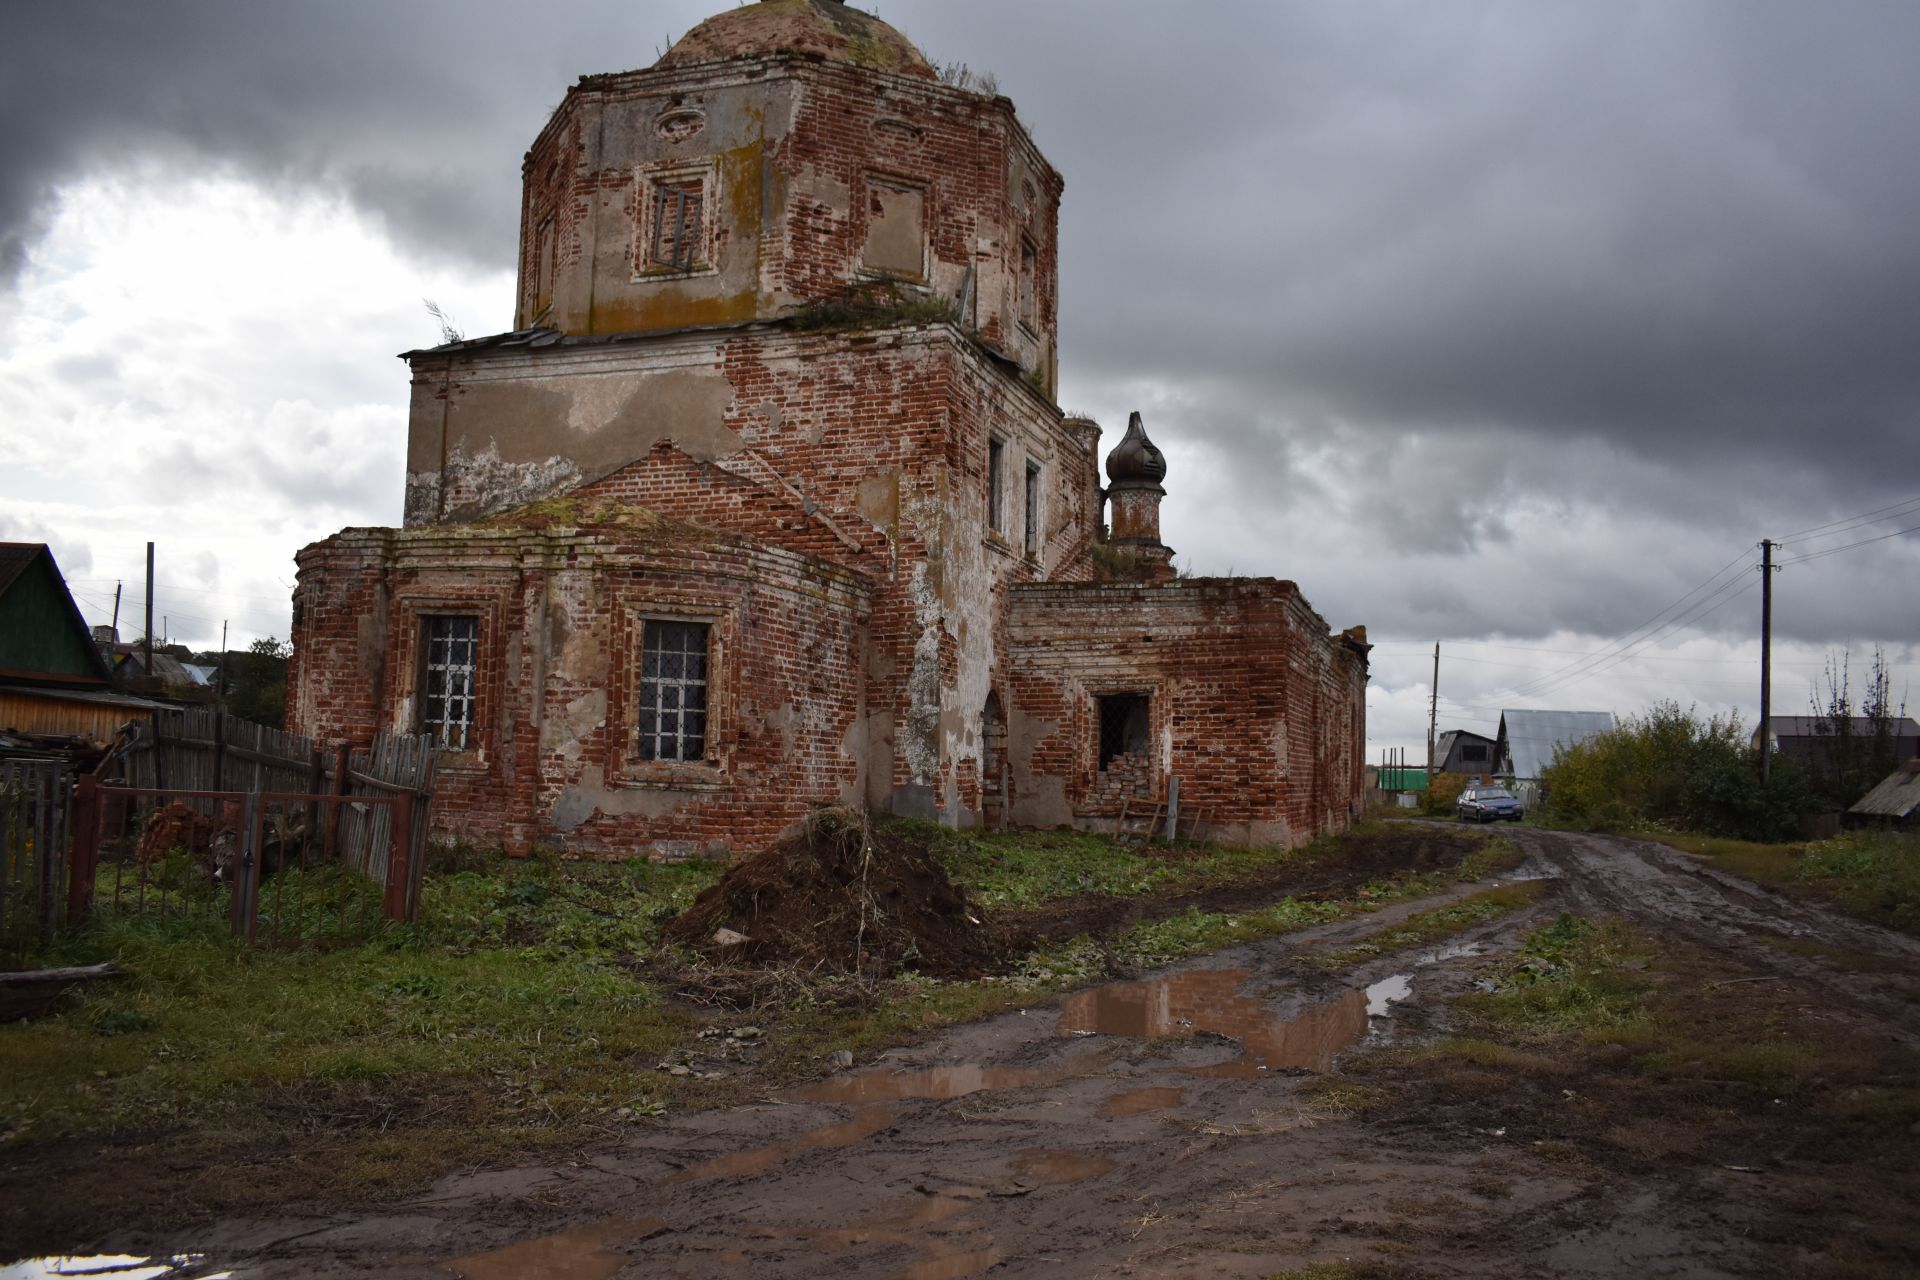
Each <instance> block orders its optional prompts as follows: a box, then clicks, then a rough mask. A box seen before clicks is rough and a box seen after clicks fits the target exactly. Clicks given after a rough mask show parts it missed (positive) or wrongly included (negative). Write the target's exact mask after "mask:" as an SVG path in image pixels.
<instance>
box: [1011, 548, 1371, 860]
mask: <svg viewBox="0 0 1920 1280" xmlns="http://www.w3.org/2000/svg"><path fill="white" fill-rule="evenodd" d="M1011 595H1012V600H1011V609H1010V614H1009V632H1010V639H1011V644H1012V664H1013V670H1012V677H1013V678H1012V682H1011V683H1012V698H1011V699H1010V705H1009V735H1008V738H1009V748H1008V753H1009V757H1010V764H1011V768H1012V771H1013V777H1014V795H1013V802H1012V815H1011V816H1012V819H1013V821H1014V822H1015V823H1017V824H1020V825H1028V826H1052V825H1058V824H1062V823H1078V824H1081V825H1093V826H1098V825H1100V822H1101V821H1102V820H1104V819H1105V818H1106V817H1107V816H1108V815H1106V813H1105V810H1106V809H1107V808H1109V807H1110V806H1108V805H1105V804H1103V803H1102V797H1101V795H1100V792H1099V788H1098V782H1099V778H1098V768H1097V766H1098V753H1099V739H1100V725H1099V711H1098V704H1097V702H1096V699H1097V698H1099V697H1101V696H1107V695H1118V694H1136V693H1144V694H1146V695H1147V697H1148V699H1149V714H1150V729H1149V733H1148V742H1147V746H1148V750H1147V758H1148V766H1149V770H1150V778H1151V782H1150V790H1151V793H1152V794H1153V795H1154V796H1156V797H1159V796H1163V795H1164V794H1165V789H1166V780H1167V778H1168V777H1169V776H1172V775H1178V776H1179V778H1180V783H1181V809H1182V812H1183V814H1185V815H1186V816H1187V817H1188V818H1189V819H1191V818H1193V817H1201V816H1203V817H1204V820H1205V824H1206V825H1205V834H1207V835H1208V836H1210V837H1211V838H1214V839H1219V840H1224V841H1228V842H1234V843H1249V844H1298V843H1303V842H1304V841H1306V840H1309V839H1311V838H1312V837H1313V836H1315V835H1316V834H1319V833H1321V832H1326V831H1338V830H1343V829H1345V828H1346V826H1347V825H1348V824H1349V823H1350V822H1351V821H1352V819H1353V817H1354V815H1355V813H1356V805H1357V800H1358V796H1359V794H1360V792H1359V790H1358V786H1357V780H1358V776H1359V774H1358V770H1359V767H1360V765H1361V763H1362V761H1363V757H1364V753H1365V722H1364V711H1363V710H1358V709H1359V708H1362V707H1363V706H1364V696H1365V682H1366V664H1365V659H1364V648H1362V649H1361V650H1359V651H1357V652H1356V650H1355V649H1354V648H1353V646H1352V645H1351V644H1350V643H1348V642H1346V641H1344V640H1343V639H1339V638H1335V637H1330V636H1329V635H1328V634H1327V630H1326V625H1325V623H1324V621H1322V620H1321V618H1320V617H1319V615H1317V614H1315V613H1314V612H1313V610H1312V609H1311V608H1309V607H1308V606H1307V605H1306V603H1305V602H1304V601H1303V600H1302V599H1301V598H1300V596H1299V593H1298V591H1297V590H1296V589H1295V588H1294V586H1293V584H1291V583H1287V582H1279V581H1275V580H1273V579H1264V578H1245V579H1242V578H1213V579H1186V580H1181V581H1177V582H1169V583H1156V584H1122V583H1113V584H1074V585H1068V584H1036V585H1032V586H1021V587H1016V588H1014V589H1013V590H1012V593H1011ZM1362 644H1364V641H1363V642H1362Z"/></svg>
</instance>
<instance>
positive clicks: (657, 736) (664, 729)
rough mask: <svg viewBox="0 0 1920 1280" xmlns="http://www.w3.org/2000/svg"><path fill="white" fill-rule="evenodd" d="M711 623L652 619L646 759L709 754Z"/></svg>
mask: <svg viewBox="0 0 1920 1280" xmlns="http://www.w3.org/2000/svg"><path fill="white" fill-rule="evenodd" d="M707 631H708V628H707V624H706V623H704V622H655V621H651V620H649V621H648V622H647V624H646V634H645V636H644V638H643V639H642V641H641V652H640V729H639V744H638V745H639V753H640V758H641V759H642V760H698V759H700V758H701V757H702V756H704V755H706V753H707Z"/></svg>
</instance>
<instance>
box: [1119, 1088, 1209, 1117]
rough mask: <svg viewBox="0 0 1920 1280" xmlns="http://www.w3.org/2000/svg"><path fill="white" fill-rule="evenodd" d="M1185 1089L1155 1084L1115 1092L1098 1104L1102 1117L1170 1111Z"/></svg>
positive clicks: (1177, 1102)
mask: <svg viewBox="0 0 1920 1280" xmlns="http://www.w3.org/2000/svg"><path fill="white" fill-rule="evenodd" d="M1186 1092H1187V1091H1186V1090H1185V1089H1182V1088H1180V1087H1178V1086H1177V1085H1156V1086H1154V1087H1152V1088H1148V1089H1129V1090H1127V1091H1126V1092H1125V1093H1116V1094H1114V1095H1113V1096H1112V1097H1111V1098H1108V1099H1107V1100H1106V1101H1105V1102H1103V1103H1101V1104H1100V1115H1101V1117H1102V1118H1104V1119H1113V1118H1116V1117H1119V1116H1144V1115H1148V1114H1150V1113H1152V1112H1155V1111H1171V1110H1172V1109H1173V1108H1175V1107H1177V1106H1179V1105H1180V1100H1181V1099H1182V1098H1183V1097H1184V1096H1186Z"/></svg>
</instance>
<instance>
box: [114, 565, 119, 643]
mask: <svg viewBox="0 0 1920 1280" xmlns="http://www.w3.org/2000/svg"><path fill="white" fill-rule="evenodd" d="M113 642H114V643H115V644H119V643H120V582H119V580H118V579H115V580H114V584H113Z"/></svg>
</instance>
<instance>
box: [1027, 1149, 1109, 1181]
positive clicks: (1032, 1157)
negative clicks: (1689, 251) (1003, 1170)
mask: <svg viewBox="0 0 1920 1280" xmlns="http://www.w3.org/2000/svg"><path fill="white" fill-rule="evenodd" d="M1119 1167H1120V1165H1119V1162H1118V1161H1115V1160H1109V1159H1108V1158H1107V1157H1105V1156H1096V1155H1091V1154H1089V1153H1087V1152H1085V1151H1070V1150H1066V1149H1064V1148H1054V1147H1028V1148H1027V1149H1026V1150H1024V1151H1022V1152H1020V1153H1019V1154H1018V1155H1016V1156H1014V1158H1013V1171H1014V1172H1015V1173H1016V1174H1018V1175H1019V1180H1020V1182H1021V1183H1025V1184H1027V1185H1030V1186H1038V1187H1066V1186H1071V1185H1072V1184H1074V1183H1076V1182H1086V1181H1088V1180H1089V1179H1092V1178H1104V1177H1105V1176H1106V1175H1108V1174H1109V1173H1112V1172H1113V1171H1114V1170H1115V1169H1118V1168H1119Z"/></svg>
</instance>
